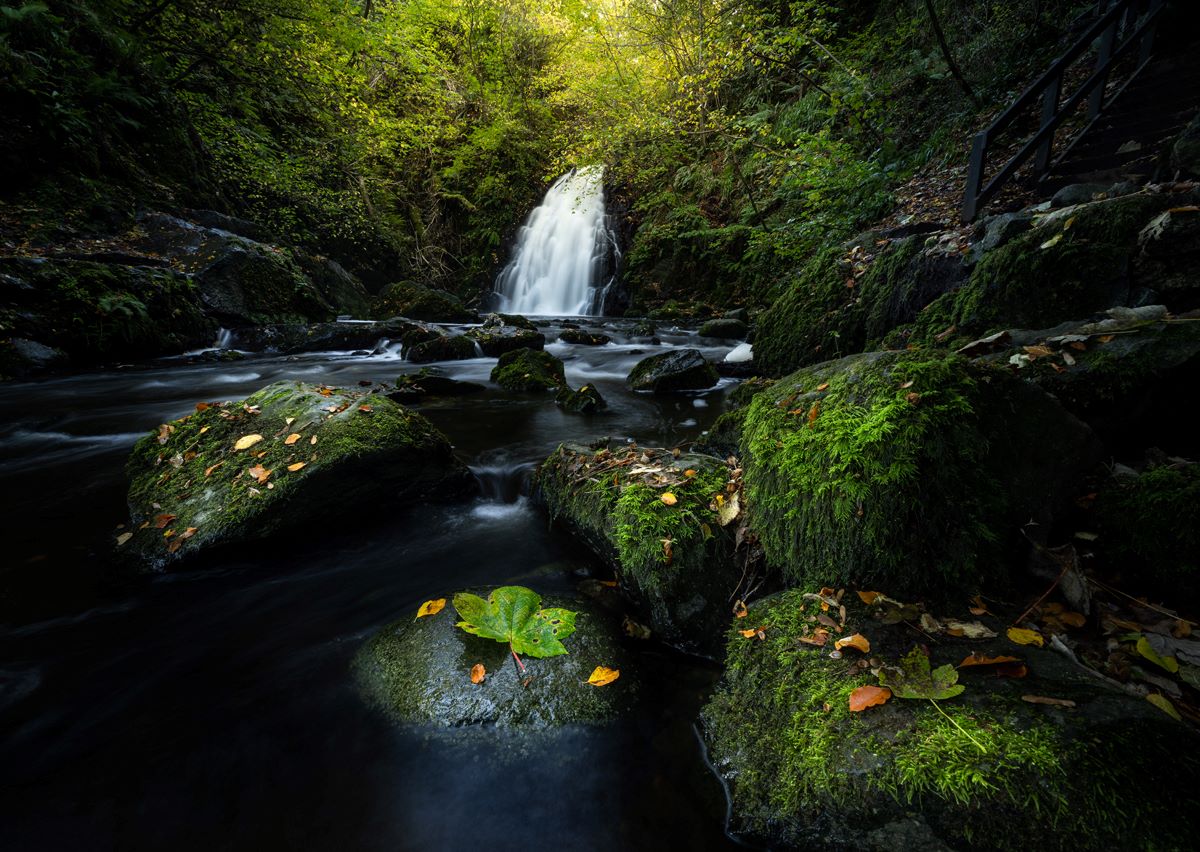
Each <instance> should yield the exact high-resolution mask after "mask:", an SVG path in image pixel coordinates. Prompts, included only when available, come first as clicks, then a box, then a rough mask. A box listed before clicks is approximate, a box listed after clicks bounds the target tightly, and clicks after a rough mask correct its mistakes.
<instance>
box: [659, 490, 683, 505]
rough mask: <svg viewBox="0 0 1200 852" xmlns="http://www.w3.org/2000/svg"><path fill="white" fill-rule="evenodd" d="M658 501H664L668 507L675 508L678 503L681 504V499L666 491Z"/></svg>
mask: <svg viewBox="0 0 1200 852" xmlns="http://www.w3.org/2000/svg"><path fill="white" fill-rule="evenodd" d="M658 499H659V500H662V501H663V502H664V503H666V504H667V505H668V506H674V505H675V504H676V503H678V502H679V499H678V498H677V497H676V496H675V495H674V494H672V493H671V492H670V491H664V492H663V493H662V496H661V497H659V498H658Z"/></svg>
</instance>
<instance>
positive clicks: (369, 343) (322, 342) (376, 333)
mask: <svg viewBox="0 0 1200 852" xmlns="http://www.w3.org/2000/svg"><path fill="white" fill-rule="evenodd" d="M232 332H233V344H234V346H236V347H237V348H238V349H245V350H248V351H251V352H267V351H270V352H282V353H284V354H288V355H291V354H295V353H297V352H321V351H326V350H347V349H367V350H374V349H375V348H376V345H377V344H378V343H380V342H381V341H383V340H389V341H400V342H402V343H403V344H404V345H405V346H415V345H417V344H418V343H423V342H425V341H427V340H433V339H435V338H438V337H441V336H442V335H443V334H445V332H443V331H442V330H441V329H440V328H438V327H437V326H433V325H427V324H425V323H420V322H414V321H412V320H406V319H403V318H396V319H391V320H385V321H382V322H324V323H313V324H311V325H309V324H300V323H295V324H281V325H263V326H252V327H249V328H237V329H232Z"/></svg>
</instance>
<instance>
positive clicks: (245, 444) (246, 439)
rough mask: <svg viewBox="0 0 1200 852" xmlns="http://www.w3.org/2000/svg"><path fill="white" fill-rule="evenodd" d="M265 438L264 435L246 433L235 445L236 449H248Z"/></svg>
mask: <svg viewBox="0 0 1200 852" xmlns="http://www.w3.org/2000/svg"><path fill="white" fill-rule="evenodd" d="M262 439H263V436H262V435H244V436H243V437H241V438H238V439H237V442H236V443H235V444H234V445H233V448H234V449H235V450H248V449H250V448H251V447H253V446H254V445H255V444H257V443H258V442H259V441H261V440H262Z"/></svg>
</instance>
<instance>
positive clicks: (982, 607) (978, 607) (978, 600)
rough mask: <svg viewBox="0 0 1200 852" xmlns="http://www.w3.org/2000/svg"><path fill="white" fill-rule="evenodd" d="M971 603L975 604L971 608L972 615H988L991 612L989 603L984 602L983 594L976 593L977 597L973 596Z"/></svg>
mask: <svg viewBox="0 0 1200 852" xmlns="http://www.w3.org/2000/svg"><path fill="white" fill-rule="evenodd" d="M971 603H972V604H974V606H972V607H971V608H970V609H971V615H988V614H989V613H988V608H987V604H985V603H984V602H983V597H982V596H980V595H976V596H975V597H973V598H971Z"/></svg>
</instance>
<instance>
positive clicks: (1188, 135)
mask: <svg viewBox="0 0 1200 852" xmlns="http://www.w3.org/2000/svg"><path fill="white" fill-rule="evenodd" d="M1169 163H1170V168H1171V171H1172V173H1173V174H1172V176H1174V174H1178V175H1179V177H1180V178H1182V179H1184V180H1187V179H1189V178H1190V179H1192V180H1200V113H1197V114H1196V116H1195V118H1193V119H1192V120H1191V121H1190V122H1189V123H1188V126H1187V127H1185V128H1184V130H1183V132H1182V133H1180V134H1179V136H1177V137H1176V138H1175V141H1174V142H1173V143H1172V144H1171V154H1170V157H1169Z"/></svg>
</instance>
